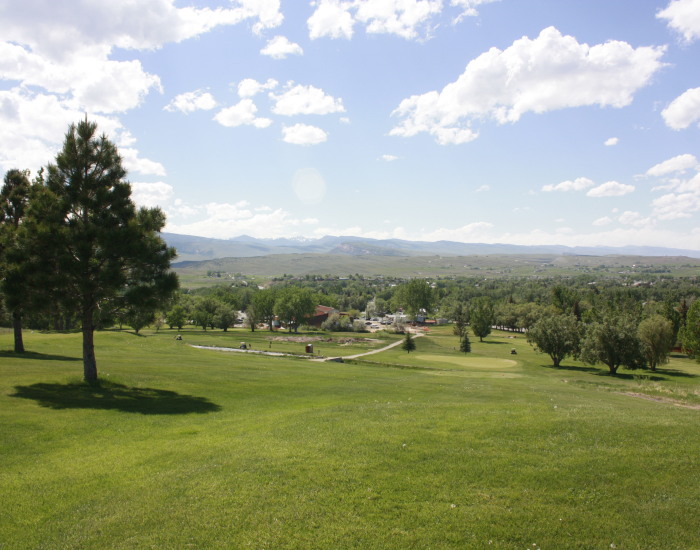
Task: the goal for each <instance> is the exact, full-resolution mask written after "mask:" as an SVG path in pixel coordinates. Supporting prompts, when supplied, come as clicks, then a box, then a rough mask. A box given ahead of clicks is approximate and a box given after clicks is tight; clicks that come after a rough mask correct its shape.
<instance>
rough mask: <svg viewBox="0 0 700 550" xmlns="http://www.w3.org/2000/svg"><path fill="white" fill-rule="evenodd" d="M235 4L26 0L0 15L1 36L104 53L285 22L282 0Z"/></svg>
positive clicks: (60, 49)
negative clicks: (243, 26) (252, 22)
mask: <svg viewBox="0 0 700 550" xmlns="http://www.w3.org/2000/svg"><path fill="white" fill-rule="evenodd" d="M234 5H235V6H236V7H234V8H233V9H224V8H215V9H210V8H201V9H199V8H194V7H183V8H177V7H175V1H174V0H143V1H140V2H93V1H91V0H63V1H61V2H45V1H44V0H23V2H22V3H21V5H20V4H18V5H17V6H15V7H14V8H13V9H12V10H5V11H4V13H3V17H2V18H0V36H2V37H3V38H4V39H5V40H7V41H8V42H14V43H17V44H23V45H26V46H28V47H29V48H30V49H31V50H32V51H34V52H36V53H40V54H41V55H44V56H46V57H48V58H52V59H55V60H59V59H60V60H64V61H65V60H66V59H67V58H69V57H71V56H73V55H74V54H76V53H77V52H85V51H88V50H90V51H92V52H93V53H97V52H98V51H99V54H100V55H101V56H106V55H108V54H109V52H110V51H111V49H112V48H113V47H119V48H123V49H136V50H152V49H157V48H160V47H162V46H163V45H164V44H167V43H169V42H181V41H183V40H186V39H189V38H193V37H195V36H198V35H200V34H203V33H205V32H208V31H210V30H211V29H213V28H214V27H217V26H220V25H233V24H236V23H241V22H243V21H246V20H256V23H255V25H254V30H256V31H259V30H262V29H265V28H273V27H276V26H278V25H279V24H280V23H281V22H282V14H281V12H280V11H279V0H264V1H261V0H236V1H235V2H234Z"/></svg>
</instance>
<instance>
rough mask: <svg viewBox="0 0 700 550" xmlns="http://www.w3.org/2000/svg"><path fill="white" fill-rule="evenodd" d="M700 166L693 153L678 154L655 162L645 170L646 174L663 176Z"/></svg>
mask: <svg viewBox="0 0 700 550" xmlns="http://www.w3.org/2000/svg"><path fill="white" fill-rule="evenodd" d="M698 168H700V164H698V159H697V158H695V156H694V155H691V154H684V155H678V156H675V157H673V158H670V159H668V160H665V161H663V162H660V163H659V164H655V165H654V166H652V167H651V168H649V170H647V171H646V174H645V175H646V176H652V177H663V176H668V175H669V174H684V173H686V172H687V171H688V170H697V169H698Z"/></svg>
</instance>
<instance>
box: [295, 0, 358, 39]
mask: <svg viewBox="0 0 700 550" xmlns="http://www.w3.org/2000/svg"><path fill="white" fill-rule="evenodd" d="M351 7H352V4H351V3H350V2H340V0H320V2H318V4H317V5H316V9H315V10H314V13H313V14H312V15H311V17H309V19H308V20H307V22H306V24H307V25H308V27H309V37H310V38H311V39H312V40H313V39H316V38H322V37H328V38H347V39H350V38H352V35H353V25H354V24H355V21H354V19H353V16H352V14H351V13H350V9H351Z"/></svg>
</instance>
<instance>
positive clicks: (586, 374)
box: [0, 328, 700, 549]
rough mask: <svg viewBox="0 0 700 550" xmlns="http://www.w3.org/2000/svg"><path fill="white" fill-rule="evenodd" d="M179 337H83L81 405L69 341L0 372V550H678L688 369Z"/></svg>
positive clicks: (693, 442) (450, 347)
mask: <svg viewBox="0 0 700 550" xmlns="http://www.w3.org/2000/svg"><path fill="white" fill-rule="evenodd" d="M183 334H184V341H182V342H178V341H175V339H174V333H173V332H171V331H165V330H161V331H160V332H159V333H155V332H150V331H146V332H145V336H136V335H134V334H132V333H129V332H117V331H115V332H100V333H97V334H96V346H97V347H96V353H97V361H98V372H99V375H100V377H101V380H102V385H101V387H95V388H90V387H88V386H85V385H83V384H82V382H81V381H80V380H81V376H82V363H81V361H80V353H81V342H80V336H79V335H78V334H39V333H30V332H29V331H27V333H26V334H25V343H26V345H27V349H28V350H30V352H29V353H27V354H26V356H25V357H18V356H15V355H14V354H13V353H11V352H9V351H1V352H0V548H2V549H5V548H7V549H15V548H42V549H51V548H80V549H89V548H124V549H127V548H128V549H133V548H178V549H179V548H256V549H260V548H271V549H280V548H295V549H296V548H321V549H342V548H362V549H368V548H369V549H374V548H376V549H380V548H381V549H385V548H396V549H410V548H415V549H426V548H433V549H442V548H455V549H464V548H520V549H525V548H532V549H535V548H542V549H545V548H547V549H561V548H581V549H584V548H585V549H591V548H599V549H609V548H617V549H625V548H628V549H632V548H635V549H636V548H663V549H672V548H678V549H697V548H700V514H698V509H700V409H698V405H700V365H698V364H697V363H693V362H691V361H689V360H687V359H684V358H674V359H673V360H672V363H671V364H670V365H668V366H667V368H664V369H662V370H661V371H660V372H659V373H657V374H653V375H652V373H649V372H647V371H644V372H631V371H622V376H620V377H614V378H613V377H609V376H606V375H604V374H603V373H604V370H603V369H599V368H596V367H590V366H584V365H581V364H579V363H576V362H574V361H565V362H564V367H563V368H561V369H553V368H551V367H549V366H547V365H549V359H548V357H546V356H542V355H537V354H535V353H534V352H533V351H532V350H531V349H530V347H529V346H528V345H527V343H526V342H525V339H524V338H523V337H522V336H521V335H519V336H518V337H517V338H511V337H509V335H507V334H501V333H498V334H494V335H492V336H490V337H489V338H487V341H486V342H484V343H480V342H478V339H472V349H473V353H472V354H469V355H466V356H465V355H464V354H462V353H460V352H459V351H456V350H455V348H456V347H457V341H456V338H455V337H454V336H451V335H450V329H449V328H444V329H439V330H437V331H434V332H432V333H429V334H427V335H425V336H423V337H421V338H418V339H416V345H417V349H416V351H415V352H413V353H410V354H407V353H406V352H403V351H401V349H400V348H393V349H391V350H388V351H385V352H382V353H379V354H375V355H370V356H367V357H365V358H362V359H359V360H356V361H348V362H346V363H322V362H313V361H309V360H306V359H295V358H286V357H282V358H278V357H266V356H261V355H252V354H242V353H225V352H216V351H209V350H202V349H195V348H192V347H190V346H189V345H188V344H189V343H195V342H194V341H195V340H197V339H198V338H199V339H200V340H202V342H201V343H205V344H207V345H216V341H217V339H220V340H221V341H222V342H224V341H225V342H238V341H245V340H247V339H248V338H249V336H248V335H249V334H250V333H246V332H240V333H238V332H234V333H233V334H232V333H228V334H226V335H225V334H223V333H220V332H218V333H213V332H210V333H207V334H206V335H202V337H201V338H200V337H199V336H198V335H197V334H198V333H195V332H192V333H191V334H190V333H188V332H187V331H184V332H183ZM261 338H262V336H261ZM475 340H476V341H475ZM11 344H12V340H11V334H10V333H9V332H3V333H0V350H9V349H11V348H12V345H11ZM224 345H228V346H230V345H231V344H230V343H229V344H224ZM324 345H325V347H327V348H328V347H330V349H328V353H327V355H333V353H332V352H333V351H334V350H333V349H332V348H333V346H332V345H331V344H324ZM511 348H516V350H517V355H511V354H510V350H511ZM633 394H634V395H633ZM643 397H646V398H643ZM652 399H654V400H652Z"/></svg>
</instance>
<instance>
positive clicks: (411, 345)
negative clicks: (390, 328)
mask: <svg viewBox="0 0 700 550" xmlns="http://www.w3.org/2000/svg"><path fill="white" fill-rule="evenodd" d="M401 349H402V350H404V351H405V352H406V353H411V352H412V351H414V350H415V349H416V342H415V340H414V339H413V336H411V333H410V332H409V331H406V336H404V338H403V342H402V344H401Z"/></svg>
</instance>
